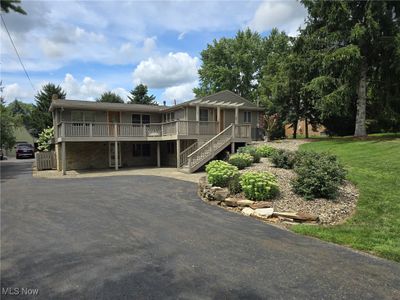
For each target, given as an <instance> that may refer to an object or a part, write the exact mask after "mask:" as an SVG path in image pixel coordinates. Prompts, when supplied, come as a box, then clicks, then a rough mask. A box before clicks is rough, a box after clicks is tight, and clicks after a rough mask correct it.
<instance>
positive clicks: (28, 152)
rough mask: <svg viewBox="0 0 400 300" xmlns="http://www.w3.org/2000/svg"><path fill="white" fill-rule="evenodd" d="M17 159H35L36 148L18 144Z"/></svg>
mask: <svg viewBox="0 0 400 300" xmlns="http://www.w3.org/2000/svg"><path fill="white" fill-rule="evenodd" d="M15 156H16V158H17V159H18V158H23V157H29V158H33V157H35V148H34V147H33V146H32V145H31V144H18V145H17V147H16V151H15Z"/></svg>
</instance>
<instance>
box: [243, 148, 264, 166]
mask: <svg viewBox="0 0 400 300" xmlns="http://www.w3.org/2000/svg"><path fill="white" fill-rule="evenodd" d="M237 152H238V153H247V154H250V155H251V156H253V162H255V163H259V162H260V158H261V156H260V154H259V153H258V152H257V148H256V147H253V146H245V147H240V148H239V149H238V151H237Z"/></svg>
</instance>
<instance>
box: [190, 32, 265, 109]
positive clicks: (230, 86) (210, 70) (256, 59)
mask: <svg viewBox="0 0 400 300" xmlns="http://www.w3.org/2000/svg"><path fill="white" fill-rule="evenodd" d="M262 46H263V42H262V38H261V36H260V35H259V34H258V33H256V32H252V31H251V30H250V29H247V30H245V31H238V33H237V34H236V36H235V37H234V38H222V39H220V40H218V41H217V40H214V41H213V43H212V44H211V45H210V44H209V45H207V49H205V50H203V51H202V52H201V58H202V62H203V64H202V66H201V68H200V69H199V76H200V87H199V88H195V89H194V90H193V91H194V93H195V94H196V96H204V95H208V94H212V93H215V92H218V91H221V90H230V91H232V92H235V93H237V94H239V95H241V96H242V97H244V98H246V99H249V100H251V101H254V102H255V101H256V100H257V98H258V97H257V85H258V80H259V78H260V71H261V67H262V65H263V58H264V57H263V55H262Z"/></svg>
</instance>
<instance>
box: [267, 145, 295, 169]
mask: <svg viewBox="0 0 400 300" xmlns="http://www.w3.org/2000/svg"><path fill="white" fill-rule="evenodd" d="M271 161H272V163H273V164H274V165H275V167H278V168H283V169H293V166H294V164H295V161H296V153H295V152H293V151H288V150H283V149H277V150H276V151H274V152H273V153H272V156H271Z"/></svg>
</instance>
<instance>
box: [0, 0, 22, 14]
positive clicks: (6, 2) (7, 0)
mask: <svg viewBox="0 0 400 300" xmlns="http://www.w3.org/2000/svg"><path fill="white" fill-rule="evenodd" d="M20 3H21V1H20V0H1V11H4V12H6V13H9V12H10V10H13V11H15V12H17V13H20V14H23V15H26V11H25V10H23V9H22V7H21V6H19V5H17V4H20Z"/></svg>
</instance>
